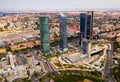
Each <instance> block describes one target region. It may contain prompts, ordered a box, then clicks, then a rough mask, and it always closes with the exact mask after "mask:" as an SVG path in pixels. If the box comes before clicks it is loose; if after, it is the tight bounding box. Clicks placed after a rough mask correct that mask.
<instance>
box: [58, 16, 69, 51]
mask: <svg viewBox="0 0 120 82" xmlns="http://www.w3.org/2000/svg"><path fill="white" fill-rule="evenodd" d="M60 49H61V50H62V51H67V49H68V48H67V27H66V16H64V15H63V14H62V15H61V16H60Z"/></svg>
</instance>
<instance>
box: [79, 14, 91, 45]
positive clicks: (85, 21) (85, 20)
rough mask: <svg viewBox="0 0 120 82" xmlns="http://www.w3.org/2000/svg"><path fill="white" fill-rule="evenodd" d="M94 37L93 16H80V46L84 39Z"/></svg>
mask: <svg viewBox="0 0 120 82" xmlns="http://www.w3.org/2000/svg"><path fill="white" fill-rule="evenodd" d="M91 36H92V15H87V14H86V13H82V14H80V44H81V41H82V38H86V39H89V38H90V37H91Z"/></svg>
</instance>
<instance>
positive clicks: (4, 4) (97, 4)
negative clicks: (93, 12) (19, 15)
mask: <svg viewBox="0 0 120 82" xmlns="http://www.w3.org/2000/svg"><path fill="white" fill-rule="evenodd" d="M119 3H120V1H119V0H101V1H96V0H80V1H78V0H74V1H69V0H65V1H64V0H51V1H48V0H44V1H43V0H36V1H34V0H19V1H16V0H12V1H7V0H1V1H0V5H1V6H0V9H7V10H73V9H120V5H119Z"/></svg>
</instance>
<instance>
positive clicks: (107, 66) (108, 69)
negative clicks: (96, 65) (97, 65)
mask: <svg viewBox="0 0 120 82" xmlns="http://www.w3.org/2000/svg"><path fill="white" fill-rule="evenodd" d="M110 45H111V46H112V44H110ZM105 50H106V57H105V63H104V68H103V70H102V78H103V80H104V81H105V82H115V79H114V76H113V73H112V67H113V62H112V56H113V47H111V49H110V46H109V47H108V48H107V49H105ZM106 76H108V78H106Z"/></svg>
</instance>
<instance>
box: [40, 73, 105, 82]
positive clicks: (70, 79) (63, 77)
mask: <svg viewBox="0 0 120 82" xmlns="http://www.w3.org/2000/svg"><path fill="white" fill-rule="evenodd" d="M100 77H101V73H100V72H97V71H94V72H83V71H60V74H59V75H56V74H55V73H50V74H48V75H47V76H45V77H44V78H42V80H41V81H40V82H46V81H47V80H49V79H53V80H54V81H55V82H78V81H83V80H84V79H89V80H92V81H94V82H103V80H101V79H100Z"/></svg>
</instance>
